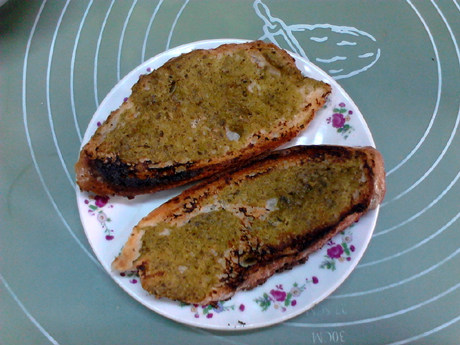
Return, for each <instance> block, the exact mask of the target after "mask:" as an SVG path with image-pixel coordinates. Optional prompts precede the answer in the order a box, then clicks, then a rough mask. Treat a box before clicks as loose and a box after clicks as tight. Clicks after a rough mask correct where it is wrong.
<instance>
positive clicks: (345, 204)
mask: <svg viewBox="0 0 460 345" xmlns="http://www.w3.org/2000/svg"><path fill="white" fill-rule="evenodd" d="M363 188H365V179H364V178H363V170H362V168H361V164H360V162H359V161H352V160H350V161H347V162H343V163H341V164H340V165H339V164H337V165H334V164H332V165H328V164H324V163H315V162H309V163H306V164H305V165H303V166H292V167H287V168H285V169H275V170H273V171H271V172H269V173H266V174H264V175H261V176H258V177H257V178H256V179H252V180H244V181H243V182H241V184H239V185H237V186H235V185H230V186H228V187H226V188H225V189H224V190H223V191H222V194H221V195H222V197H221V198H222V199H223V200H225V202H227V203H233V204H244V205H247V206H253V207H254V206H255V207H266V206H267V201H268V200H270V201H269V203H270V204H271V205H270V208H271V210H270V211H269V212H268V213H267V215H266V216H264V217H261V218H254V219H253V220H252V221H251V226H250V233H251V235H253V236H256V237H257V238H258V239H259V240H260V242H261V243H265V244H273V245H276V244H277V243H279V242H280V240H282V239H283V238H285V237H286V236H290V235H299V234H303V233H305V231H306V229H315V228H316V229H317V228H323V227H327V226H329V225H332V224H335V223H337V222H338V221H339V220H340V217H341V216H343V215H342V212H344V210H347V208H349V207H350V205H352V204H353V195H354V194H355V196H356V195H357V193H356V192H357V191H358V192H360V191H362V189H363Z"/></svg>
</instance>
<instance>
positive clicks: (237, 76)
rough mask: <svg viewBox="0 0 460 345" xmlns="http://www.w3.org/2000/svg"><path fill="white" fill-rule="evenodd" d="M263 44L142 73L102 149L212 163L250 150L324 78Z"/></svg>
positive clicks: (203, 53) (130, 158)
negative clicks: (306, 72)
mask: <svg viewBox="0 0 460 345" xmlns="http://www.w3.org/2000/svg"><path fill="white" fill-rule="evenodd" d="M261 49H262V50H261V52H259V49H256V50H254V51H253V50H232V51H231V52H230V53H219V54H215V53H213V52H212V51H211V52H210V51H207V50H199V51H195V52H192V53H189V54H184V55H182V56H179V57H177V58H175V59H174V61H170V62H168V63H166V64H165V65H164V66H163V67H160V68H159V69H157V70H155V71H153V72H152V73H150V74H149V75H145V76H142V77H141V78H140V80H139V81H138V82H137V83H136V84H135V85H134V86H133V88H132V94H131V96H130V97H129V100H128V103H130V104H131V106H130V107H125V110H124V111H123V112H122V114H121V117H120V120H119V121H118V122H117V125H116V129H115V130H112V131H110V132H109V133H108V135H107V136H106V138H105V139H104V141H103V142H102V143H101V144H100V146H99V148H98V152H99V153H106V154H111V153H112V154H113V153H115V154H116V155H117V156H118V157H119V158H120V159H121V160H122V161H124V162H127V163H130V162H133V163H137V162H139V161H141V162H142V161H149V162H152V163H159V162H168V161H169V162H177V163H184V162H189V161H196V160H205V159H209V158H212V157H220V156H222V155H225V154H226V153H229V152H232V151H235V150H239V149H241V148H243V147H246V146H247V145H248V143H249V142H250V140H251V138H252V136H253V135H254V134H255V133H262V134H263V133H265V134H267V133H269V132H270V131H272V130H273V129H274V127H275V126H278V125H279V124H280V123H283V122H285V121H289V120H292V118H293V117H294V115H296V114H297V113H298V112H299V111H300V110H301V109H300V105H301V102H302V101H303V100H304V98H305V95H306V94H308V93H309V92H311V91H312V89H314V88H316V87H317V86H320V84H321V83H320V82H317V81H315V80H312V79H308V78H305V77H303V76H302V75H301V72H300V71H299V70H298V69H297V68H295V67H294V66H292V65H290V64H288V63H287V62H286V61H285V57H284V56H282V55H280V54H277V53H276V52H275V50H273V49H272V48H269V47H264V46H262V48H261ZM300 89H302V91H301V92H300V91H299V90H300Z"/></svg>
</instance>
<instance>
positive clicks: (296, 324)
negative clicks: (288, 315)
mask: <svg viewBox="0 0 460 345" xmlns="http://www.w3.org/2000/svg"><path fill="white" fill-rule="evenodd" d="M459 287H460V283H457V284H456V285H454V286H452V287H450V288H448V289H447V290H445V291H443V292H441V293H440V294H438V295H436V296H434V297H431V298H429V299H427V300H425V301H423V302H420V303H417V304H414V305H412V306H410V307H408V308H404V309H400V310H398V311H395V312H393V313H388V314H384V315H380V316H376V317H370V318H367V319H361V320H355V321H347V322H330V323H317V324H315V323H301V322H290V321H286V322H285V323H284V324H285V325H286V326H290V327H302V328H303V327H305V328H306V327H344V326H354V325H361V324H365V323H371V322H374V321H380V320H385V319H389V318H392V317H394V316H399V315H403V314H407V313H408V312H411V311H414V310H417V309H419V308H421V307H423V306H425V305H427V304H430V303H432V302H435V301H437V300H438V299H440V298H442V297H444V296H446V295H448V294H450V293H451V292H453V291H455V290H457V289H458V288H459Z"/></svg>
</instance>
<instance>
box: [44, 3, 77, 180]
mask: <svg viewBox="0 0 460 345" xmlns="http://www.w3.org/2000/svg"><path fill="white" fill-rule="evenodd" d="M69 3H70V0H67V1H66V3H65V5H64V8H63V9H62V11H61V14H60V15H59V18H58V21H57V23H56V28H55V29H54V32H53V38H52V40H51V46H50V49H49V54H48V65H47V67H46V110H47V111H48V123H49V125H50V129H51V137H52V138H53V143H54V147H55V149H56V152H57V155H58V157H59V161H60V162H61V165H62V168H63V169H64V173H65V175H66V177H67V180H68V181H69V183H70V185H71V186H72V188H75V182H74V181H73V179H72V177H70V173H69V170H68V169H67V166H66V164H65V161H64V157H63V156H62V152H61V149H60V147H59V143H58V139H57V136H56V131H55V129H54V122H53V116H52V114H51V98H50V78H51V65H52V63H53V55H54V46H55V44H56V38H57V34H58V31H59V28H60V26H61V23H62V18H63V17H64V14H65V12H66V11H67V6H69Z"/></svg>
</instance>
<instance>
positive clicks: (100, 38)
mask: <svg viewBox="0 0 460 345" xmlns="http://www.w3.org/2000/svg"><path fill="white" fill-rule="evenodd" d="M114 3H115V0H112V1H111V2H110V6H109V8H108V10H107V12H106V13H105V17H104V20H103V21H102V25H101V29H100V30H99V36H98V38H97V44H96V53H95V54H94V71H93V73H94V74H93V82H94V100H95V101H96V108H97V107H98V106H99V97H98V95H97V64H98V61H99V49H100V47H101V42H102V35H103V33H104V29H105V25H106V24H107V19H108V18H109V15H110V12H111V11H112V7H113V4H114Z"/></svg>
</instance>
